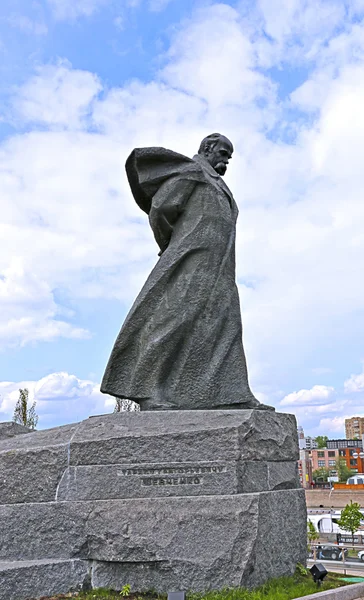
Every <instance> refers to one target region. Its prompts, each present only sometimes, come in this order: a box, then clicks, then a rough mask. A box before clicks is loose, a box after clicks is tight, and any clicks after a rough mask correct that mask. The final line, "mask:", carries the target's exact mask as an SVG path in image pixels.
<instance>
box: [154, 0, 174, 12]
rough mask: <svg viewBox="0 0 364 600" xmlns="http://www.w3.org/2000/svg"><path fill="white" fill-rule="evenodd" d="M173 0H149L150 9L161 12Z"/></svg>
mask: <svg viewBox="0 0 364 600" xmlns="http://www.w3.org/2000/svg"><path fill="white" fill-rule="evenodd" d="M172 1H173V0H149V9H150V10H151V11H152V12H160V11H161V10H164V9H165V8H167V6H168V4H170V3H171V2H172Z"/></svg>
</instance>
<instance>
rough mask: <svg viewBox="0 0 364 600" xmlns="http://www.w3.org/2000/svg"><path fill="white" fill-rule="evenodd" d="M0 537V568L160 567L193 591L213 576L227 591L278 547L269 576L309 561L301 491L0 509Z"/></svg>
mask: <svg viewBox="0 0 364 600" xmlns="http://www.w3.org/2000/svg"><path fill="white" fill-rule="evenodd" d="M280 527H281V528H282V529H281V530H280ZM0 530H1V532H2V544H1V547H0V560H31V559H42V558H48V557H49V556H52V557H54V558H80V559H89V560H98V561H112V562H121V563H124V562H125V563H134V562H135V563H148V564H149V563H158V564H159V563H163V564H164V566H165V567H167V566H168V565H170V566H171V569H170V571H171V573H175V576H176V577H180V578H182V579H181V581H185V582H186V586H187V587H191V586H192V587H196V589H197V587H199V586H202V587H203V586H204V585H205V584H207V581H208V579H209V578H210V577H212V573H213V572H214V571H215V570H217V571H218V572H219V573H220V576H221V582H223V580H225V585H239V583H238V582H242V581H244V580H245V579H246V578H247V577H248V575H249V573H250V569H251V566H250V562H251V561H253V563H252V564H253V567H252V568H254V564H255V559H254V557H255V556H256V557H259V561H258V562H259V563H260V560H261V559H260V557H263V558H264V557H266V560H268V555H269V554H270V553H272V548H274V549H276V548H277V540H280V541H279V553H278V554H279V557H278V558H279V561H280V563H279V564H280V566H279V565H277V564H276V560H275V558H273V557H269V560H270V561H271V562H272V569H275V568H277V569H278V571H279V572H282V573H283V572H287V568H288V565H289V569H290V570H291V567H292V565H295V564H296V563H297V562H304V561H305V555H306V547H305V539H306V538H305V532H306V514H305V501H304V490H282V491H277V492H265V493H261V494H236V495H235V496H198V497H184V498H148V499H138V500H131V499H130V500H109V501H94V502H59V503H56V502H53V503H39V504H23V505H7V506H1V507H0ZM284 531H287V532H288V533H286V534H284ZM292 532H294V535H292ZM300 540H301V541H300ZM278 558H277V561H278ZM235 562H236V564H235ZM262 564H264V562H263V563H262ZM149 566H150V565H149ZM256 568H257V567H256ZM292 568H293V567H292ZM264 569H265V570H264V572H263V573H261V574H260V575H261V577H262V578H263V579H264V577H265V574H266V572H269V573H271V572H273V571H270V570H269V569H268V568H267V565H266V564H264ZM173 577H174V575H173ZM239 577H240V579H239ZM171 578H172V575H171ZM256 580H257V581H258V579H256ZM256 580H255V579H254V580H252V583H254V581H256ZM211 581H212V582H215V583H213V585H218V582H217V581H215V579H212V580H211ZM249 581H250V580H249ZM129 583H130V582H129ZM171 583H172V580H170V579H167V580H166V585H167V586H168V585H170V584H171ZM143 585H144V584H143ZM148 585H149V584H148ZM163 585H164V584H163ZM211 585H212V583H211ZM222 585H224V584H223V583H222ZM202 587H201V588H200V589H202Z"/></svg>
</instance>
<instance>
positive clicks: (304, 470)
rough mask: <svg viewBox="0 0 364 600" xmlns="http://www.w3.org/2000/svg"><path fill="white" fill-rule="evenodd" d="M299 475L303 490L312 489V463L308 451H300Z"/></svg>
mask: <svg viewBox="0 0 364 600" xmlns="http://www.w3.org/2000/svg"><path fill="white" fill-rule="evenodd" d="M298 474H299V477H300V483H301V486H302V487H303V488H310V487H311V483H312V462H311V457H310V452H309V451H308V450H300V459H299V461H298Z"/></svg>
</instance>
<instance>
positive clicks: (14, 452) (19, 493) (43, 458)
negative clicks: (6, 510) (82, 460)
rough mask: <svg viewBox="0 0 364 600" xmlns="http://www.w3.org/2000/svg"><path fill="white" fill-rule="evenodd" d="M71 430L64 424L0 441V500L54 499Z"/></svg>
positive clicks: (72, 427) (72, 429) (64, 466)
mask: <svg viewBox="0 0 364 600" xmlns="http://www.w3.org/2000/svg"><path fill="white" fill-rule="evenodd" d="M74 430H75V426H72V425H67V426H65V427H57V428H55V429H50V430H46V431H37V432H34V433H29V434H27V435H20V436H16V437H13V438H9V439H5V440H2V441H0V481H1V486H0V503H1V504H9V503H19V502H48V501H52V500H54V499H55V497H56V492H57V486H58V483H59V481H60V479H61V477H62V475H63V473H64V471H65V469H66V468H67V465H68V453H69V441H70V439H71V435H72V432H73V431H74Z"/></svg>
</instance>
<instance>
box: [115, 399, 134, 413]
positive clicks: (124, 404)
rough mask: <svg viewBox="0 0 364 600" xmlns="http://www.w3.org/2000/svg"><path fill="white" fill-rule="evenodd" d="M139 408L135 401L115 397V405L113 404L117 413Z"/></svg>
mask: <svg viewBox="0 0 364 600" xmlns="http://www.w3.org/2000/svg"><path fill="white" fill-rule="evenodd" d="M136 410H139V405H138V404H136V402H133V400H126V399H125V398H115V406H114V413H119V412H124V411H127V412H133V411H136Z"/></svg>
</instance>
